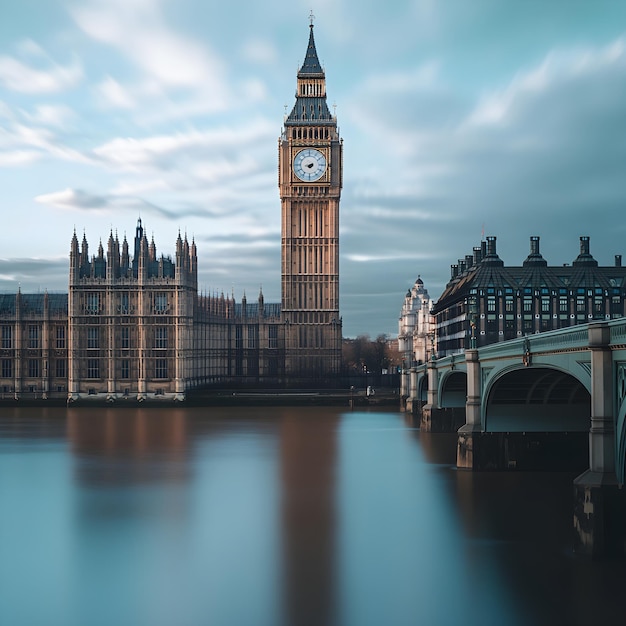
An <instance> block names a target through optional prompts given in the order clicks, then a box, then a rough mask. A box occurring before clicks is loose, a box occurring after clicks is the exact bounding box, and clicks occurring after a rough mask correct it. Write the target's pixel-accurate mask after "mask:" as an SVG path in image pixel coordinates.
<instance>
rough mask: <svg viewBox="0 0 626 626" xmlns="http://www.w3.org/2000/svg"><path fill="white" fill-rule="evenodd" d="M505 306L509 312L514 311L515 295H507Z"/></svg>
mask: <svg viewBox="0 0 626 626" xmlns="http://www.w3.org/2000/svg"><path fill="white" fill-rule="evenodd" d="M504 306H505V309H506V312H507V313H513V296H507V297H506V300H505V301H504Z"/></svg>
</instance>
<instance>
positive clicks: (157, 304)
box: [154, 293, 167, 313]
mask: <svg viewBox="0 0 626 626" xmlns="http://www.w3.org/2000/svg"><path fill="white" fill-rule="evenodd" d="M154 311H155V313H165V311H167V294H166V293H156V294H154Z"/></svg>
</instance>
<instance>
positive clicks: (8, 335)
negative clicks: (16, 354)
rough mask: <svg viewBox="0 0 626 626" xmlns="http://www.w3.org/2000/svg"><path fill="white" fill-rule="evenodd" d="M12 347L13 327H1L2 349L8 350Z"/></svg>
mask: <svg viewBox="0 0 626 626" xmlns="http://www.w3.org/2000/svg"><path fill="white" fill-rule="evenodd" d="M12 347H13V328H12V327H11V326H3V327H2V349H3V350H10V349H11V348H12Z"/></svg>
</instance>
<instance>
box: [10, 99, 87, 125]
mask: <svg viewBox="0 0 626 626" xmlns="http://www.w3.org/2000/svg"><path fill="white" fill-rule="evenodd" d="M22 115H23V116H24V118H25V119H26V120H28V121H29V122H32V123H34V124H42V125H44V126H56V127H59V128H65V127H66V125H67V123H68V122H69V121H70V120H71V119H73V118H74V117H75V114H74V111H72V109H70V107H68V106H66V105H64V104H38V105H37V106H36V107H35V110H34V111H33V112H32V113H28V112H27V111H23V112H22Z"/></svg>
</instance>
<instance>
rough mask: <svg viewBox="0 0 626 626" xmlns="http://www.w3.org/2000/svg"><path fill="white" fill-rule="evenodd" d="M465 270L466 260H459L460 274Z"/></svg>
mask: <svg viewBox="0 0 626 626" xmlns="http://www.w3.org/2000/svg"><path fill="white" fill-rule="evenodd" d="M465 270H466V267H465V259H459V274H462V273H463V272H464V271H465Z"/></svg>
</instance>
